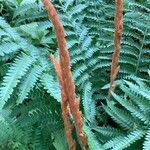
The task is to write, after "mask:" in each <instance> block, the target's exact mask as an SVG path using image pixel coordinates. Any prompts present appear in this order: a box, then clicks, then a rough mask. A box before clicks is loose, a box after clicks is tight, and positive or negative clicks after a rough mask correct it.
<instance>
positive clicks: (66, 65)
mask: <svg viewBox="0 0 150 150" xmlns="http://www.w3.org/2000/svg"><path fill="white" fill-rule="evenodd" d="M43 3H44V5H45V7H46V9H47V11H48V15H49V17H50V19H51V20H52V23H53V25H54V27H55V31H56V37H57V42H58V47H59V49H60V61H59V62H58V61H56V60H55V58H54V57H53V55H51V60H52V63H53V64H54V66H55V70H56V73H57V76H58V79H59V84H60V86H61V95H62V103H61V105H62V114H63V119H64V126H65V132H66V137H67V141H68V145H69V149H70V150H74V149H75V147H76V144H75V141H74V140H73V138H72V137H71V134H72V130H71V125H70V121H68V120H69V117H70V114H69V111H70V113H71V114H72V116H73V119H74V124H75V128H76V133H77V136H78V138H79V141H80V145H81V147H82V149H83V150H87V149H88V144H87V138H86V136H85V134H84V132H83V118H82V113H81V112H80V111H79V104H80V101H79V100H77V99H76V94H75V85H74V81H73V77H72V73H71V69H70V56H69V52H68V50H67V47H66V39H65V32H64V28H63V25H62V23H61V21H60V19H59V16H58V14H57V12H56V10H55V8H54V6H53V4H52V3H51V2H49V0H43ZM67 129H68V130H69V131H68V130H67ZM70 138H71V139H72V140H70ZM71 144H72V145H71Z"/></svg>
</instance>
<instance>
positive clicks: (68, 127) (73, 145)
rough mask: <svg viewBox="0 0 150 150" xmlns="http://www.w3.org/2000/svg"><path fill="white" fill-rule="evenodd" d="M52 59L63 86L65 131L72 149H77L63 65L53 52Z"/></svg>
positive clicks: (62, 107)
mask: <svg viewBox="0 0 150 150" xmlns="http://www.w3.org/2000/svg"><path fill="white" fill-rule="evenodd" d="M50 59H51V62H52V63H53V65H54V68H55V71H56V74H57V77H58V81H59V85H60V87H61V97H62V101H61V109H62V117H63V120H64V127H65V133H66V137H67V142H68V146H69V149H70V150H76V142H75V140H74V139H73V138H72V129H73V125H72V124H71V122H70V108H69V103H68V101H67V96H66V93H65V89H64V82H63V79H62V72H61V67H60V64H59V62H58V61H57V60H56V59H55V58H54V56H53V55H52V54H51V56H50Z"/></svg>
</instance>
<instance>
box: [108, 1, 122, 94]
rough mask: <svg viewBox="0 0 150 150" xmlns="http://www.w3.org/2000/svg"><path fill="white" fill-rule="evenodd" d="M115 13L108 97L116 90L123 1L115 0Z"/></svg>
mask: <svg viewBox="0 0 150 150" xmlns="http://www.w3.org/2000/svg"><path fill="white" fill-rule="evenodd" d="M115 5H116V12H115V20H114V22H115V34H114V53H113V57H112V66H111V79H110V80H111V81H110V89H109V96H110V95H111V91H114V90H115V88H116V84H115V79H116V78H117V75H118V72H119V69H120V66H119V57H120V48H121V36H122V32H123V0H116V1H115Z"/></svg>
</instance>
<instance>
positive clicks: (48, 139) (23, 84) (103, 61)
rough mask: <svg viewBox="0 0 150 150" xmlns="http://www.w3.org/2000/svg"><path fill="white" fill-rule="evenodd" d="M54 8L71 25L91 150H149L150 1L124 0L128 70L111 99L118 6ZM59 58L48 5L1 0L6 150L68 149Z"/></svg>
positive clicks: (124, 66) (0, 122)
mask: <svg viewBox="0 0 150 150" xmlns="http://www.w3.org/2000/svg"><path fill="white" fill-rule="evenodd" d="M52 3H53V4H54V6H55V8H56V9H57V11H58V14H59V16H60V19H61V20H62V24H63V26H64V28H65V32H66V40H67V48H68V50H69V53H70V61H71V62H70V63H71V71H72V74H73V79H74V81H75V85H76V94H77V97H80V100H81V104H82V105H81V106H80V107H81V110H82V113H83V119H84V131H85V133H86V135H87V137H88V145H89V147H90V149H92V150H94V149H95V150H97V149H101V150H103V149H108V150H109V149H114V150H117V149H119V150H121V149H127V150H128V149H131V150H132V149H135V150H136V149H137V150H139V149H144V150H148V149H149V133H150V132H149V117H148V116H149V94H148V93H149V89H150V83H149V79H150V76H149V75H150V71H149V70H150V59H149V56H150V50H149V48H150V42H149V41H150V34H149V31H150V21H149V17H150V2H149V1H148V0H142V1H141V0H130V1H129V0H124V11H123V18H124V19H123V20H124V31H123V34H122V41H121V43H122V48H121V50H120V59H119V65H120V71H119V73H118V77H117V80H116V83H117V85H118V86H117V88H116V90H115V92H114V93H112V97H110V99H111V100H110V99H109V98H108V96H107V95H108V89H109V87H110V85H109V83H110V72H111V62H112V53H113V51H114V42H113V39H114V13H115V3H114V1H110V0H98V1H95V0H92V1H91V0H86V1H85V0H82V1H78V0H68V1H65V0H53V1H52ZM51 53H53V54H54V56H55V57H58V56H59V55H58V50H57V44H56V36H55V32H54V27H53V25H52V23H51V21H49V20H48V17H47V13H46V10H45V9H44V7H43V4H42V2H41V1H40V0H33V1H28V0H0V149H25V150H26V149H33V150H36V149H39V150H42V149H45V150H46V149H58V150H59V149H62V150H63V149H64V150H66V149H68V146H67V142H66V141H65V140H64V139H65V133H64V125H63V119H62V115H61V105H60V102H61V94H60V93H61V90H60V88H59V84H58V82H57V77H56V74H55V71H54V67H53V65H52V63H51V62H50V59H49V56H50V54H51ZM71 121H73V120H72V119H71ZM73 137H74V139H76V135H74V131H73ZM77 149H80V146H79V145H78V143H77Z"/></svg>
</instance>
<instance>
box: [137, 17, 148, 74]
mask: <svg viewBox="0 0 150 150" xmlns="http://www.w3.org/2000/svg"><path fill="white" fill-rule="evenodd" d="M149 20H150V17H148V21H147V24H146V29H145V32H144V37H143V40H142V45H141V47H140V53H139V57H138V61H137V66H136V71H135V74H136V75H137V74H138V70H139V66H140V60H141V57H142V53H143V47H144V41H145V38H146V33H147V30H148V24H149Z"/></svg>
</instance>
